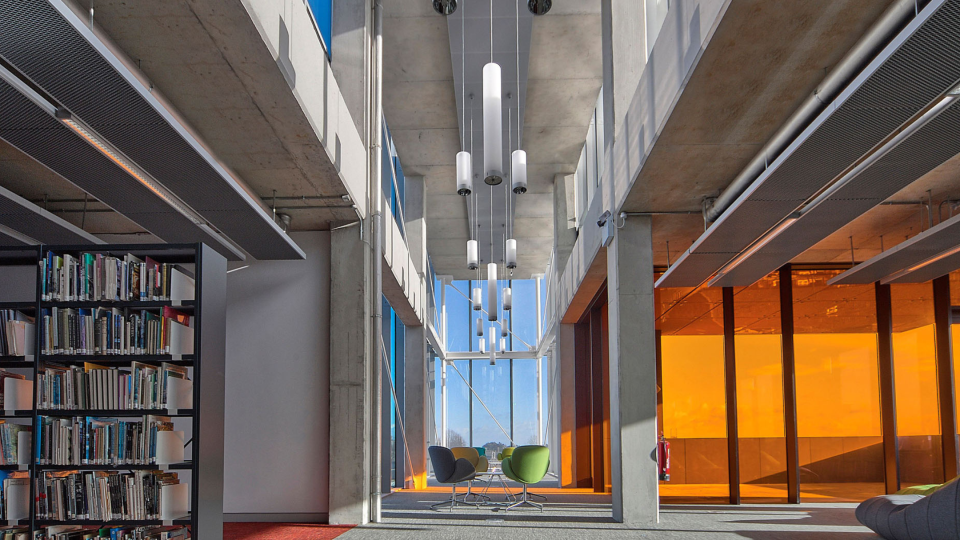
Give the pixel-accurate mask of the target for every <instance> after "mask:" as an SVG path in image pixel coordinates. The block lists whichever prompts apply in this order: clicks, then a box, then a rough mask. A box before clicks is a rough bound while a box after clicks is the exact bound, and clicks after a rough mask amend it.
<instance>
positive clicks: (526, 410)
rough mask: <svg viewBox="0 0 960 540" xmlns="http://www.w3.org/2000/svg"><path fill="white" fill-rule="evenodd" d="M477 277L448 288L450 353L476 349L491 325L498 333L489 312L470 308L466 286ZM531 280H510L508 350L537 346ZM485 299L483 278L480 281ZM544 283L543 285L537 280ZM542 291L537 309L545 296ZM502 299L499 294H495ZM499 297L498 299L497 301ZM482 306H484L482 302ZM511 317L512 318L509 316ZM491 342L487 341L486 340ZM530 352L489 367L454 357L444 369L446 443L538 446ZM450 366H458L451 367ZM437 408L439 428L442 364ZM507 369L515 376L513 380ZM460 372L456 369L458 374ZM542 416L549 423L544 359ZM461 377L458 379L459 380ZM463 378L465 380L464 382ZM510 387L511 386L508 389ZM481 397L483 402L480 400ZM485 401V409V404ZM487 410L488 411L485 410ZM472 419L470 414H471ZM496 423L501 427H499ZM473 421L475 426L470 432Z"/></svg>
mask: <svg viewBox="0 0 960 540" xmlns="http://www.w3.org/2000/svg"><path fill="white" fill-rule="evenodd" d="M477 285H478V282H477V281H468V280H459V281H454V282H453V283H452V284H451V285H448V286H447V291H446V301H447V324H448V325H449V330H448V335H447V349H448V350H449V351H451V352H454V351H478V350H479V347H480V339H488V336H489V333H490V328H491V326H493V327H494V331H495V332H496V335H497V341H498V343H499V338H500V336H501V327H500V322H490V321H488V320H487V316H486V315H483V314H482V313H481V312H479V311H474V310H473V309H472V308H471V305H470V302H469V300H468V298H469V297H470V289H471V287H472V286H477ZM440 286H441V285H440V283H439V280H438V281H437V283H436V291H435V292H436V302H437V304H438V305H439V304H440ZM536 286H537V282H536V280H534V279H525V280H514V281H513V282H512V288H513V309H512V310H511V311H510V312H507V316H506V317H504V320H503V322H504V323H505V324H506V325H507V327H508V328H510V327H511V325H512V335H510V334H508V336H507V338H506V345H507V349H509V350H512V351H528V350H530V349H529V347H528V345H529V346H530V347H535V346H536V344H537V306H536V299H537V297H536V294H537V293H536ZM479 287H480V288H481V290H482V291H483V293H484V294H483V299H484V302H486V298H487V296H486V282H479ZM541 287H543V284H541ZM542 293H543V291H542V290H541V310H542V309H543V302H544V296H545V295H543V294H542ZM498 297H499V298H501V299H502V295H498ZM501 301H502V300H501ZM484 309H487V306H486V305H484ZM478 316H481V317H482V321H483V325H484V337H483V338H480V337H478V336H477V335H476V332H475V324H476V319H477V317H478ZM511 319H512V320H511ZM487 343H489V341H488V342H487ZM534 354H535V353H534V352H531V357H530V358H529V359H517V360H513V361H512V362H511V361H509V360H498V361H497V363H496V365H490V362H489V360H474V361H472V364H473V366H472V369H471V366H470V364H471V361H467V360H458V361H456V362H454V365H453V366H451V367H448V368H447V444H448V446H461V445H464V446H486V447H487V448H488V451H495V450H496V449H498V448H500V447H504V446H510V440H511V437H512V439H513V443H514V444H515V445H518V446H519V445H524V444H536V442H537V403H536V399H537V392H536V382H537V379H536V362H537V361H539V360H537V359H534V357H533V356H534ZM454 367H455V368H456V369H454ZM436 370H437V373H436V380H437V385H436V387H435V392H436V393H435V403H436V407H435V411H436V425H437V429H438V430H439V429H440V415H441V394H440V384H439V381H440V373H439V370H440V363H439V362H437V363H436ZM511 371H512V374H513V377H512V381H511ZM458 372H459V373H458ZM542 373H543V377H542V379H543V389H542V390H541V396H542V401H543V420H544V423H546V421H547V399H546V388H547V370H546V362H545V361H544V369H543V370H542ZM461 376H462V378H461ZM465 380H466V382H465ZM467 382H469V383H470V384H471V386H473V389H474V391H476V393H477V395H478V396H479V399H478V398H477V396H474V395H472V394H471V392H470V389H469V387H468V386H467V384H466V383H467ZM511 386H512V388H511ZM481 400H482V403H481ZM484 405H486V407H484ZM487 409H489V412H488V410H487ZM471 417H472V418H471ZM498 424H499V425H498ZM471 425H472V427H473V429H472V430H471Z"/></svg>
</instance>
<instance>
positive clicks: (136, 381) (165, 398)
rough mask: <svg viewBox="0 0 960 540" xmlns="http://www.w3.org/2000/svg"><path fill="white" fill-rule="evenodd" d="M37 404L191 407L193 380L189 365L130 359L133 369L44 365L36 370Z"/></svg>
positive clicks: (93, 407)
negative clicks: (190, 378)
mask: <svg viewBox="0 0 960 540" xmlns="http://www.w3.org/2000/svg"><path fill="white" fill-rule="evenodd" d="M36 387H37V407H38V408H40V409H47V410H77V409H79V410H138V409H189V408H192V407H193V400H192V397H193V383H192V382H191V381H190V380H189V376H188V372H187V368H185V367H182V366H177V365H174V364H171V363H169V362H162V363H161V364H160V366H154V365H151V364H144V363H143V362H131V363H130V369H129V370H127V369H122V368H117V367H107V366H103V365H100V364H95V363H92V362H84V364H83V366H82V367H81V366H70V367H67V366H63V365H58V364H45V365H43V366H41V368H40V369H39V370H38V371H37V385H36Z"/></svg>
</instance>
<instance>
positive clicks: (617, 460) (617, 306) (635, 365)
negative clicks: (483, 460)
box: [607, 216, 659, 526]
mask: <svg viewBox="0 0 960 540" xmlns="http://www.w3.org/2000/svg"><path fill="white" fill-rule="evenodd" d="M651 230H652V227H651V220H650V217H649V216H643V217H630V218H628V219H627V220H626V222H625V224H624V226H623V227H622V228H620V229H618V230H617V231H616V235H615V236H614V240H613V243H612V244H611V245H610V247H608V248H607V301H608V303H607V309H608V315H609V321H610V454H611V463H610V473H611V477H612V481H613V518H614V520H616V521H618V522H622V523H624V524H627V525H630V526H647V525H650V524H653V523H657V522H658V521H659V486H658V483H657V463H656V460H655V458H653V457H651V456H655V455H656V447H657V397H656V396H657V388H656V376H657V364H656V341H655V340H656V336H655V331H654V324H655V319H656V316H655V312H654V298H653V245H652V235H651Z"/></svg>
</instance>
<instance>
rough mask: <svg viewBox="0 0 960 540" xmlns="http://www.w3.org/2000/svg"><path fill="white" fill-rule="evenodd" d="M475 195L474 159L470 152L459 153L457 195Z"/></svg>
mask: <svg viewBox="0 0 960 540" xmlns="http://www.w3.org/2000/svg"><path fill="white" fill-rule="evenodd" d="M471 193H473V158H472V157H471V156H470V152H457V195H460V196H461V197H466V196H467V195H470V194H471Z"/></svg>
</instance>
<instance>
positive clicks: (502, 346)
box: [500, 337, 507, 352]
mask: <svg viewBox="0 0 960 540" xmlns="http://www.w3.org/2000/svg"><path fill="white" fill-rule="evenodd" d="M500 350H501V351H503V352H506V351H507V338H503V337H502V338H500Z"/></svg>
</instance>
